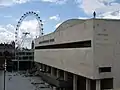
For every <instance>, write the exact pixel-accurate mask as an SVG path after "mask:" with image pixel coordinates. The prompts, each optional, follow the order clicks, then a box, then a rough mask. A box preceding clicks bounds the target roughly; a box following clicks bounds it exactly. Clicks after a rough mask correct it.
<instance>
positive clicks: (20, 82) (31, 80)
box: [0, 72, 52, 90]
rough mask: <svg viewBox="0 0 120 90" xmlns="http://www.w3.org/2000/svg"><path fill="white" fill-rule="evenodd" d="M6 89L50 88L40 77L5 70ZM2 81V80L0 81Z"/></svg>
mask: <svg viewBox="0 0 120 90" xmlns="http://www.w3.org/2000/svg"><path fill="white" fill-rule="evenodd" d="M3 77H4V72H0V79H1V80H0V90H4V89H3V86H4V79H3ZM5 78H6V90H52V88H50V85H49V84H47V83H45V82H44V81H43V80H42V79H41V78H40V77H36V76H33V77H29V76H28V77H26V76H25V74H22V73H21V72H20V73H18V72H13V73H10V72H6V77H5ZM1 81H2V82H1Z"/></svg>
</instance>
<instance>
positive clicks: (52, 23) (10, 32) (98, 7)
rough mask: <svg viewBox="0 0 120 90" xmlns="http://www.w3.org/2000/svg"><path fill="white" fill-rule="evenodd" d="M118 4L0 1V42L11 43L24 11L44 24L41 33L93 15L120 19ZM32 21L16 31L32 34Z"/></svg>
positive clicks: (117, 0)
mask: <svg viewBox="0 0 120 90" xmlns="http://www.w3.org/2000/svg"><path fill="white" fill-rule="evenodd" d="M119 9H120V0H0V42H4V41H7V42H9V41H11V40H14V32H15V28H16V24H17V22H18V20H19V19H20V17H21V16H22V15H23V14H24V13H25V12H27V11H35V12H36V13H38V14H39V16H40V18H41V19H42V21H43V23H44V33H49V32H52V31H54V30H55V28H56V27H58V26H59V25H60V23H62V22H63V21H65V20H67V19H71V18H81V19H85V18H92V17H93V16H92V13H93V11H96V13H97V17H99V18H112V19H119V18H120V12H119V11H120V10H119ZM37 26H38V25H37V20H36V19H35V17H33V16H31V17H26V19H25V20H24V21H23V22H22V25H21V27H20V30H21V31H22V30H28V31H29V32H30V33H31V34H33V35H34V34H35V30H36V28H37Z"/></svg>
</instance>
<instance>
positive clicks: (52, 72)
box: [51, 67, 55, 76]
mask: <svg viewBox="0 0 120 90" xmlns="http://www.w3.org/2000/svg"><path fill="white" fill-rule="evenodd" d="M54 70H55V69H54V68H53V67H51V75H53V76H54Z"/></svg>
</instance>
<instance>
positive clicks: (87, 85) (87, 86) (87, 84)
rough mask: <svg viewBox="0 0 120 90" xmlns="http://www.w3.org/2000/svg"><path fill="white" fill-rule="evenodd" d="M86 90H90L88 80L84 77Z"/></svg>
mask: <svg viewBox="0 0 120 90" xmlns="http://www.w3.org/2000/svg"><path fill="white" fill-rule="evenodd" d="M86 90H90V80H89V79H87V78H86Z"/></svg>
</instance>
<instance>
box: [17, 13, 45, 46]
mask: <svg viewBox="0 0 120 90" xmlns="http://www.w3.org/2000/svg"><path fill="white" fill-rule="evenodd" d="M28 16H34V17H35V18H36V20H37V22H38V29H39V32H38V33H39V35H38V36H36V37H40V36H42V35H43V23H42V20H41V19H40V17H39V15H38V14H37V13H36V12H34V11H29V12H26V13H24V14H23V15H22V16H21V18H20V19H19V21H18V23H17V25H16V31H15V47H16V48H20V45H21V44H22V43H23V42H24V40H25V37H26V36H27V35H28V34H30V33H29V32H23V33H22V34H24V36H23V38H22V40H21V41H20V39H21V38H20V37H19V31H20V26H21V24H22V22H23V20H24V19H25V18H26V17H28Z"/></svg>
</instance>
